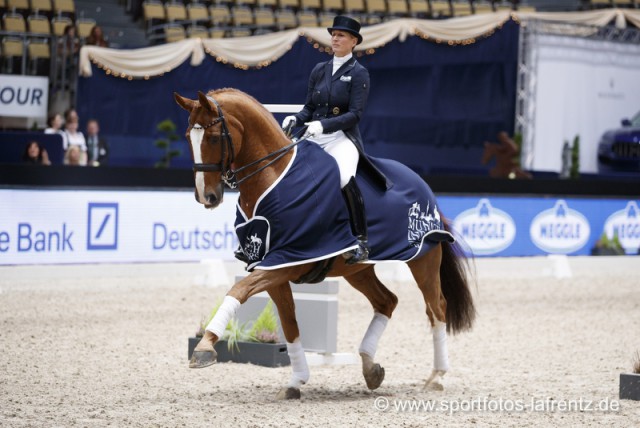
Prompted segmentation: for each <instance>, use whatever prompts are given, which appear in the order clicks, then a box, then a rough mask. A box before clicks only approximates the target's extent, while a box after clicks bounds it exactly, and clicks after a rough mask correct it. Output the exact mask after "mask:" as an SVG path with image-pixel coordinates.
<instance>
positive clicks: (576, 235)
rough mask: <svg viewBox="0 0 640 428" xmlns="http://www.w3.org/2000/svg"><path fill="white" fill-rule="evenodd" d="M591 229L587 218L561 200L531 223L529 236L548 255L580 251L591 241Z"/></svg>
mask: <svg viewBox="0 0 640 428" xmlns="http://www.w3.org/2000/svg"><path fill="white" fill-rule="evenodd" d="M590 234H591V228H590V227H589V222H588V221H587V219H586V217H585V216H583V215H582V214H581V213H580V212H578V211H576V210H574V209H571V208H569V207H568V206H567V203H566V202H565V201H564V200H562V199H560V200H558V201H557V202H556V204H555V205H554V206H553V208H550V209H548V210H544V211H542V212H540V213H539V214H538V215H537V216H535V217H534V219H533V220H532V221H531V226H530V228H529V235H530V236H531V241H532V242H533V243H534V245H535V246H536V247H538V248H540V249H541V250H543V251H546V252H548V253H559V254H568V253H573V252H575V251H578V250H579V249H581V248H582V247H584V245H585V244H586V243H587V241H588V240H589V235H590Z"/></svg>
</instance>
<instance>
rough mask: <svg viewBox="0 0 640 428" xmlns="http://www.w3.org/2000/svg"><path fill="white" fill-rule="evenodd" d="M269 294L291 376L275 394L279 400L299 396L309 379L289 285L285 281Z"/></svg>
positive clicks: (269, 291) (271, 289)
mask: <svg viewBox="0 0 640 428" xmlns="http://www.w3.org/2000/svg"><path fill="white" fill-rule="evenodd" d="M267 292H268V293H269V296H270V297H271V299H272V300H273V301H274V303H275V304H276V307H277V308H278V314H279V315H280V325H282V331H283V332H284V337H285V339H286V340H287V352H288V354H289V360H291V378H290V379H289V383H288V384H287V385H286V386H285V387H284V388H282V389H281V390H280V391H279V392H278V395H277V396H276V398H277V399H279V400H290V399H299V398H300V387H301V386H302V385H304V384H305V383H307V382H308V381H309V376H310V374H309V366H308V365H307V357H306V356H305V354H304V348H303V347H302V342H300V330H299V329H298V321H297V320H296V307H295V302H294V300H293V294H292V293H291V285H290V284H289V283H288V282H286V283H284V284H282V285H279V286H275V287H272V288H270V289H269V290H267Z"/></svg>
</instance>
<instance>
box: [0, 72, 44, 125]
mask: <svg viewBox="0 0 640 428" xmlns="http://www.w3.org/2000/svg"><path fill="white" fill-rule="evenodd" d="M48 105H49V79H48V78H47V77H36V76H14V75H7V74H0V116H11V117H47V106H48Z"/></svg>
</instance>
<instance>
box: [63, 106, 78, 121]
mask: <svg viewBox="0 0 640 428" xmlns="http://www.w3.org/2000/svg"><path fill="white" fill-rule="evenodd" d="M74 120H75V121H76V122H79V120H78V112H77V111H76V109H74V108H73V107H71V108H68V109H66V110H65V112H64V121H65V123H68V122H72V121H74Z"/></svg>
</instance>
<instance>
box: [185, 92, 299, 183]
mask: <svg viewBox="0 0 640 428" xmlns="http://www.w3.org/2000/svg"><path fill="white" fill-rule="evenodd" d="M207 99H208V100H209V101H211V102H212V103H213V104H215V106H216V108H217V109H218V117H217V118H215V119H214V120H212V121H211V122H209V123H208V124H207V125H205V126H202V127H198V128H195V129H207V128H210V127H212V126H213V125H216V124H218V123H221V127H220V138H221V140H222V141H221V152H222V153H221V157H220V163H194V164H193V171H194V172H218V171H219V172H220V174H221V177H222V181H223V182H224V184H226V185H227V186H229V188H230V189H236V188H237V187H238V185H239V184H240V183H242V182H243V181H245V180H246V179H248V178H250V177H253V176H254V175H256V174H257V173H259V172H261V171H263V170H264V169H265V168H267V167H268V166H269V165H271V164H273V163H274V162H276V161H278V160H279V159H280V158H281V157H283V156H284V155H285V154H287V152H288V151H289V150H291V149H292V148H293V147H294V146H296V145H297V144H298V143H299V142H300V141H302V139H300V140H297V139H294V140H293V142H292V143H291V144H288V145H286V146H284V147H282V148H280V149H278V150H276V151H275V152H271V153H269V154H268V155H266V156H264V157H262V158H260V159H257V160H255V161H253V162H251V163H248V164H247V165H244V166H242V167H240V168H238V169H235V170H234V169H232V167H231V164H232V163H233V160H234V159H235V156H236V153H235V149H234V147H233V141H232V139H231V133H230V132H229V128H228V127H227V122H226V120H225V119H224V115H223V114H222V109H221V108H220V105H219V104H218V102H217V101H216V100H214V99H213V98H212V97H209V96H207ZM227 151H228V152H229V156H228V159H227V163H226V164H225V163H224V158H225V153H226V152H227ZM274 156H275V157H274ZM272 157H274V158H273V159H272V160H271V161H270V162H268V163H267V164H266V165H263V166H261V167H260V168H258V169H257V170H255V171H253V172H251V173H249V174H247V175H246V176H244V177H242V178H241V179H240V180H237V179H236V173H238V172H241V171H244V170H245V169H247V168H249V167H252V166H254V165H257V164H259V163H261V162H263V161H265V160H267V159H269V158H272Z"/></svg>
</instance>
